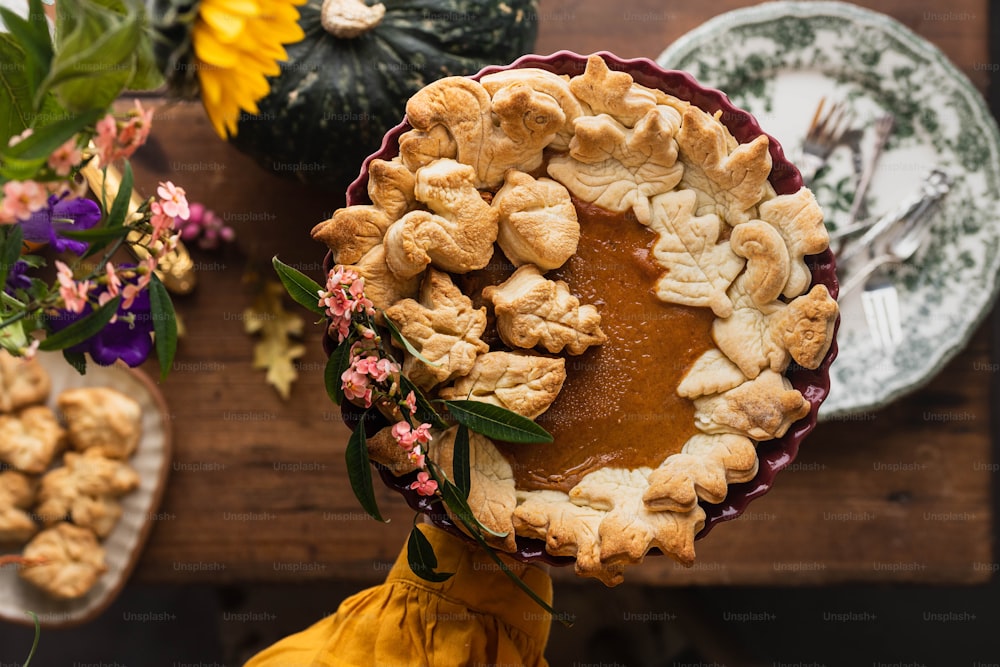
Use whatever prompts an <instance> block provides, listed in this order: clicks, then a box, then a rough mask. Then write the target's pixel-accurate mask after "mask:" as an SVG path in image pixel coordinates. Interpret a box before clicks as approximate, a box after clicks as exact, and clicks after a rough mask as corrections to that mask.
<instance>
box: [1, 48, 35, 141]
mask: <svg viewBox="0 0 1000 667" xmlns="http://www.w3.org/2000/svg"><path fill="white" fill-rule="evenodd" d="M26 58H27V56H26V55H25V53H24V49H23V48H22V47H21V45H20V44H18V43H17V42H16V41H14V38H13V37H11V36H10V35H9V34H7V33H0V62H2V63H4V67H0V146H6V145H7V142H8V141H10V138H11V137H13V136H14V135H16V134H20V133H21V132H23V131H24V130H25V129H26V128H28V127H31V122H32V118H34V111H35V109H34V104H33V100H34V95H33V93H32V90H31V83H30V82H29V80H28V72H27V68H26V67H25V66H24V65H23V64H22V63H24V61H25V60H26Z"/></svg>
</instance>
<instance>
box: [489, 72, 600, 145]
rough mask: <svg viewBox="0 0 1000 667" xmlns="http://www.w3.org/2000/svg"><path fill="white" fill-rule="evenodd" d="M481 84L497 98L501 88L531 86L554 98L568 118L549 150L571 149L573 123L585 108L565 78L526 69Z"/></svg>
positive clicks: (498, 75) (493, 75)
mask: <svg viewBox="0 0 1000 667" xmlns="http://www.w3.org/2000/svg"><path fill="white" fill-rule="evenodd" d="M479 83H481V84H483V88H485V89H486V92H488V93H489V94H490V96H494V97H495V96H496V94H497V92H498V91H500V90H501V89H503V88H507V87H510V86H512V85H515V84H526V85H529V86H531V87H532V88H533V89H534V90H535V91H536V92H539V93H544V94H545V95H548V96H549V97H551V98H552V99H553V100H555V102H556V103H557V104H558V105H559V108H560V109H562V112H563V114H565V116H566V118H565V120H564V121H563V124H562V127H560V128H559V131H558V132H557V133H556V136H555V137H553V139H552V141H551V143H549V145H548V147H549V148H550V149H552V150H557V151H564V150H566V149H567V148H568V147H569V141H570V139H571V138H572V137H573V121H574V120H576V119H577V118H578V117H579V116H581V115H583V108H582V107H581V105H580V101H579V100H578V99H577V98H576V97H575V96H574V95H573V92H572V91H571V90H570V87H569V82H568V81H567V80H566V78H565V77H561V76H559V75H557V74H553V73H552V72H549V71H546V70H543V69H537V68H534V67H526V68H523V69H508V70H503V71H501V72H495V73H493V74H487V75H486V76H484V77H483V78H481V79H480V80H479Z"/></svg>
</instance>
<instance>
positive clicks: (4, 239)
mask: <svg viewBox="0 0 1000 667" xmlns="http://www.w3.org/2000/svg"><path fill="white" fill-rule="evenodd" d="M23 243H24V230H23V229H21V225H4V229H3V231H2V232H0V289H2V288H3V286H4V285H6V284H7V274H8V273H10V270H11V268H12V267H13V266H14V265H15V264H16V263H17V261H18V260H19V259H21V245H22V244H23Z"/></svg>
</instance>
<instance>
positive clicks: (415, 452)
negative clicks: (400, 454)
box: [407, 445, 427, 468]
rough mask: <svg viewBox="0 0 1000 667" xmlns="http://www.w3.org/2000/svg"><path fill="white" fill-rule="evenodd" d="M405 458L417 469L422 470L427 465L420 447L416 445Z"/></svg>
mask: <svg viewBox="0 0 1000 667" xmlns="http://www.w3.org/2000/svg"><path fill="white" fill-rule="evenodd" d="M407 456H408V457H409V459H410V463H412V464H413V465H415V466H417V467H418V468H423V467H424V466H426V465H427V460H426V459H427V456H426V455H425V454H424V453H423V451H422V450H421V449H420V445H417V446H415V447H414V448H413V449H411V450H410V453H409V454H407Z"/></svg>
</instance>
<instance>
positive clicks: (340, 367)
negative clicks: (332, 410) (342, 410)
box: [323, 340, 351, 405]
mask: <svg viewBox="0 0 1000 667" xmlns="http://www.w3.org/2000/svg"><path fill="white" fill-rule="evenodd" d="M350 365H351V343H350V341H347V340H345V341H344V342H343V343H341V344H340V345H338V346H337V348H336V349H335V350H334V351H333V353H332V354H330V358H329V359H327V360H326V368H324V369H323V384H324V385H326V395H327V396H329V397H330V400H331V401H333V402H334V403H335V404H337V405H340V404H341V403H343V402H344V383H343V382H342V381H341V379H340V376H341V375H343V374H344V371H346V370H347V367H348V366H350Z"/></svg>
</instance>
